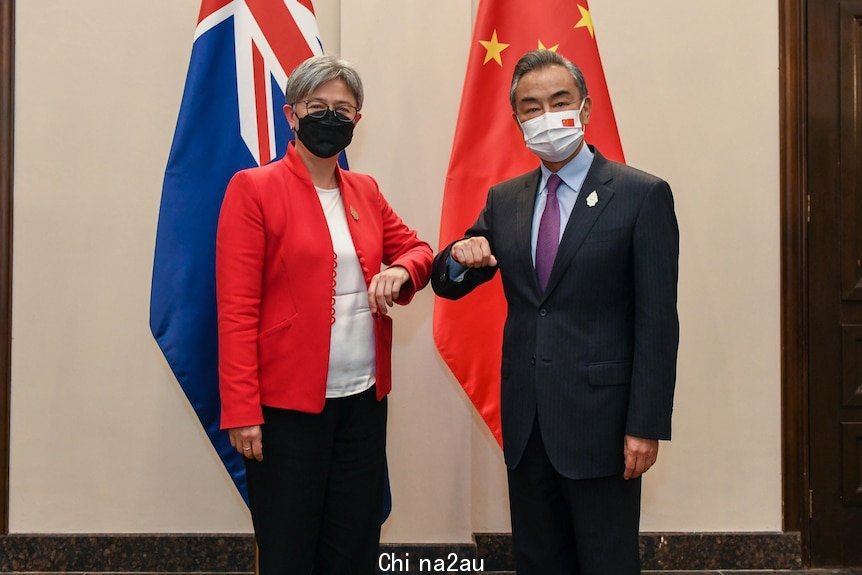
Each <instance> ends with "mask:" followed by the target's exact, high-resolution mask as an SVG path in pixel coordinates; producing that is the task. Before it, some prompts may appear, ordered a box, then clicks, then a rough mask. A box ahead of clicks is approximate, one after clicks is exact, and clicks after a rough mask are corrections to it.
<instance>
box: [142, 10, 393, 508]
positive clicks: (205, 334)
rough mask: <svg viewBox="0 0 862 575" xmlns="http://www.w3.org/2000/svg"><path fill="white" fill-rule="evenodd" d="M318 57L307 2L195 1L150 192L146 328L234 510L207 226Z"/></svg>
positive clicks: (265, 157)
mask: <svg viewBox="0 0 862 575" xmlns="http://www.w3.org/2000/svg"><path fill="white" fill-rule="evenodd" d="M288 4H290V6H288ZM270 39H271V40H272V41H270ZM322 52H323V50H322V46H321V43H320V39H319V34H318V32H317V24H316V21H315V18H314V10H313V6H312V4H311V2H310V0H298V1H292V2H290V3H285V2H284V0H203V2H202V6H201V11H200V16H199V19H198V26H197V29H196V31H195V41H194V45H193V47H192V55H191V61H190V64H189V71H188V75H187V77H186V84H185V89H184V92H183V99H182V104H181V106H180V112H179V118H178V120H177V127H176V131H175V133H174V139H173V144H172V146H171V151H170V155H169V157H168V164H167V168H166V170H165V178H164V184H163V187H162V200H161V207H160V210H159V222H158V231H157V234H156V248H155V260H154V265H153V282H152V292H151V300H150V329H151V330H152V333H153V336H154V337H155V339H156V341H157V342H158V345H159V347H160V348H161V350H162V353H163V354H164V356H165V358H166V359H167V362H168V364H169V365H170V367H171V370H172V371H173V373H174V375H175V376H176V378H177V381H178V382H179V384H180V387H181V388H182V389H183V391H184V392H185V394H186V396H187V397H188V400H189V402H190V403H191V405H192V407H193V408H194V410H195V412H196V413H197V416H198V418H199V419H200V422H201V425H202V426H203V428H204V430H205V431H206V434H207V436H208V437H209V439H210V441H211V442H212V444H213V447H214V448H215V450H216V452H217V453H218V456H219V458H220V459H221V460H222V462H223V463H224V465H225V467H226V469H227V471H228V473H229V474H230V476H231V478H232V479H233V481H234V483H235V484H236V487H237V489H238V490H239V492H240V494H241V495H242V497H243V499H244V500H245V501H246V504H248V489H247V486H246V479H245V467H244V465H243V461H242V456H240V455H239V454H238V453H237V452H236V450H235V449H234V448H233V447H231V445H230V441H229V439H228V434H227V432H224V431H221V430H220V429H219V416H220V401H219V391H218V329H217V316H216V296H215V237H216V228H217V224H218V215H219V210H220V208H221V203H222V199H223V198H224V192H225V189H226V188H227V184H228V182H229V181H230V178H231V177H232V176H233V175H234V174H235V173H236V172H238V171H239V170H242V169H246V168H250V167H254V166H257V165H262V164H265V163H267V162H269V161H271V160H272V159H275V158H279V157H281V156H283V155H284V153H285V151H286V149H287V143H288V142H289V141H290V139H292V132H291V130H290V128H289V126H288V125H287V120H286V119H285V117H284V114H283V112H282V107H283V105H284V90H283V88H284V85H285V83H286V81H287V73H289V72H290V71H291V70H292V69H293V68H294V67H295V66H296V65H297V64H299V63H300V62H302V61H303V60H305V59H306V58H308V57H309V56H312V55H314V54H322ZM341 164H342V166H343V167H344V168H347V164H346V159H345V157H344V156H343V155H342V157H341ZM390 510H391V496H390V490H389V484H388V473H387V485H386V506H385V509H384V510H383V519H384V520H385V518H386V517H388V515H389V512H390Z"/></svg>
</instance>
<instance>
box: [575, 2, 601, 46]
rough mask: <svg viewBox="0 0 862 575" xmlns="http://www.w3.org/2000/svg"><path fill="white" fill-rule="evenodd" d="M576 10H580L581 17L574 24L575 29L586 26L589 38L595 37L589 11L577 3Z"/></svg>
mask: <svg viewBox="0 0 862 575" xmlns="http://www.w3.org/2000/svg"><path fill="white" fill-rule="evenodd" d="M578 10H580V11H581V19H580V21H578V23H577V24H575V30H577V29H578V28H586V29H587V30H589V31H590V38H595V37H596V34H595V32H594V31H593V17H592V16H590V11H589V10H587V9H586V8H584V7H583V6H581V5H580V4H578Z"/></svg>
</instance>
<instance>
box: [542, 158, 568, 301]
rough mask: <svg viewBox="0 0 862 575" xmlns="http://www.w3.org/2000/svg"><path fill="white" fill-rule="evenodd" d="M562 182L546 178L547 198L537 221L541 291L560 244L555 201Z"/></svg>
mask: <svg viewBox="0 0 862 575" xmlns="http://www.w3.org/2000/svg"><path fill="white" fill-rule="evenodd" d="M562 181H563V180H561V179H560V176H558V175H557V174H551V177H550V178H548V197H547V199H546V200H545V211H543V212H542V219H541V220H540V221H539V236H538V238H537V240H536V277H537V278H538V279H539V287H540V288H542V291H545V288H546V287H547V285H548V278H549V277H551V268H552V267H554V258H556V257H557V248H558V247H559V244H560V203H559V202H558V201H557V188H559V187H560V184H561V183H562Z"/></svg>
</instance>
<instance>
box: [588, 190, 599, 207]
mask: <svg viewBox="0 0 862 575" xmlns="http://www.w3.org/2000/svg"><path fill="white" fill-rule="evenodd" d="M598 203H599V195H598V194H597V193H596V191H595V190H593V192H592V193H591V194H590V195H589V196H587V207H590V208H592V207H595V205H596V204H598Z"/></svg>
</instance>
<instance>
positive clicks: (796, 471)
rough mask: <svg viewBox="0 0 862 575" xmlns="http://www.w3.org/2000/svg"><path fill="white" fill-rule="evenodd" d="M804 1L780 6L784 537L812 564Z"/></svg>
mask: <svg viewBox="0 0 862 575" xmlns="http://www.w3.org/2000/svg"><path fill="white" fill-rule="evenodd" d="M807 4H808V1H807V0H779V70H780V104H779V115H780V124H781V126H780V130H781V131H780V141H781V146H780V147H781V151H780V154H781V160H780V171H781V419H782V502H783V529H784V531H798V532H800V534H801V540H802V557H803V562H804V563H805V564H808V563H809V560H810V553H809V525H810V521H809V514H808V511H807V510H808V508H809V505H810V500H809V488H808V485H809V477H808V464H809V460H808V433H809V431H808V344H807V341H806V334H807V333H808V299H807V298H808V293H807V265H808V261H807V260H808V250H807V227H806V225H807V212H808V205H807V147H806V146H807V131H806V130H807V120H806V113H807V95H806V89H807V62H806V57H807V50H806V39H807V17H806V9H807Z"/></svg>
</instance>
